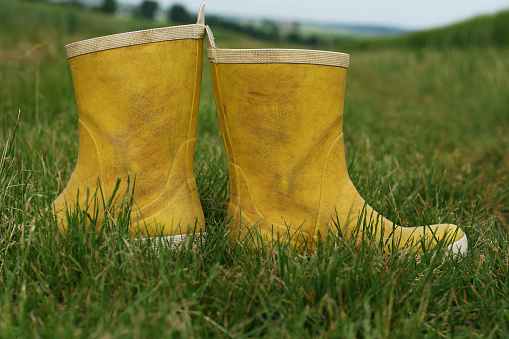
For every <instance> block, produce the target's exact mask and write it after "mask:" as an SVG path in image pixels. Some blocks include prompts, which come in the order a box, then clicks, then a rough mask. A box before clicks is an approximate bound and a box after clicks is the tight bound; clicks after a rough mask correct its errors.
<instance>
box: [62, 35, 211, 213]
mask: <svg viewBox="0 0 509 339" xmlns="http://www.w3.org/2000/svg"><path fill="white" fill-rule="evenodd" d="M203 36H204V27H203V26H202V25H186V26H176V27H167V28H160V29H153V30H145V31H139V32H129V33H122V34H116V35H112V36H106V37H101V38H96V39H90V40H85V41H81V42H77V43H74V44H70V45H67V46H66V51H67V54H68V57H69V64H70V68H71V74H72V79H73V84H74V90H75V95H76V103H77V107H78V113H79V121H80V123H79V125H80V155H82V154H83V153H84V152H86V153H87V156H86V157H87V158H89V160H88V161H90V160H92V159H94V160H95V161H96V162H97V163H96V164H95V166H96V172H98V174H100V177H99V178H100V180H101V182H102V183H103V185H104V189H105V190H106V192H107V193H109V192H111V190H112V187H113V186H112V185H114V183H115V181H116V179H117V178H126V176H127V175H131V176H133V177H134V176H135V177H136V186H137V187H138V188H139V190H141V191H139V192H138V196H139V199H141V200H142V201H139V202H140V203H142V204H143V203H144V202H145V201H151V200H152V199H154V198H155V197H157V196H158V195H159V194H160V193H161V190H162V189H163V187H164V184H165V182H166V180H167V178H168V176H169V173H170V171H171V167H172V162H173V160H174V158H175V156H176V154H177V152H178V151H179V149H180V148H182V147H187V146H185V145H184V144H185V142H186V141H187V140H194V138H195V131H196V123H197V115H198V105H199V96H200V86H201V70H202V60H203V48H202V45H203V43H202V39H203ZM87 139H91V140H92V144H93V145H94V146H95V147H92V148H95V150H90V149H89V148H90V146H89V145H90V144H91V141H90V140H87ZM85 144H86V145H85ZM87 146H88V147H87ZM188 153H189V154H188V157H190V159H188V161H190V162H191V166H189V167H190V168H189V171H190V173H189V175H188V176H189V177H191V178H192V177H193V173H192V161H193V160H192V158H193V154H194V149H191V150H190V151H189V152H188ZM80 155H79V156H80ZM95 155H97V156H95ZM83 156H84V155H83ZM78 163H79V161H78ZM78 165H80V164H78ZM95 179H97V178H95Z"/></svg>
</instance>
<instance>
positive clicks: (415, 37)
mask: <svg viewBox="0 0 509 339" xmlns="http://www.w3.org/2000/svg"><path fill="white" fill-rule="evenodd" d="M341 45H342V46H343V47H344V46H348V47H349V48H356V47H357V48H377V47H392V46H398V47H410V48H423V47H437V48H449V47H453V48H457V47H460V48H463V47H482V46H499V47H502V46H509V10H505V11H501V12H498V13H496V14H493V15H485V16H479V17H476V18H473V19H470V20H466V21H462V22H459V23H456V24H453V25H450V26H447V27H441V28H435V29H430V30H424V31H418V32H412V33H408V34H405V35H402V36H397V37H389V38H379V39H364V40H349V41H346V42H344V43H343V44H341Z"/></svg>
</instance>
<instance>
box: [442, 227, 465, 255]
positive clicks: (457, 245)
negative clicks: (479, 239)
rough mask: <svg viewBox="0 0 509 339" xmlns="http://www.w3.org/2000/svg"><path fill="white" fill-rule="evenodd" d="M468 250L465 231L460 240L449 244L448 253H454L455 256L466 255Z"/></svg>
mask: <svg viewBox="0 0 509 339" xmlns="http://www.w3.org/2000/svg"><path fill="white" fill-rule="evenodd" d="M467 251H468V240H467V235H466V234H465V233H463V236H462V237H461V239H460V240H458V241H455V242H453V243H452V244H450V245H448V246H447V253H448V254H450V255H452V257H453V258H456V257H458V255H459V256H464V255H465V254H466V253H467Z"/></svg>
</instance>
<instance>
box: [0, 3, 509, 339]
mask: <svg viewBox="0 0 509 339" xmlns="http://www.w3.org/2000/svg"><path fill="white" fill-rule="evenodd" d="M151 25H154V23H151V22H145V21H127V20H120V19H114V18H111V17H108V16H104V15H101V14H98V13H91V12H82V11H79V10H77V9H74V8H62V7H57V6H51V5H46V4H39V3H33V2H16V1H13V0H9V1H2V2H0V32H1V34H0V116H1V119H0V124H1V126H0V149H1V150H3V152H2V155H1V158H0V337H8V338H9V337H13V338H14V337H16V338H18V337H113V338H120V337H122V338H125V337H138V338H139V337H143V338H145V337H163V336H165V337H194V338H196V337H258V336H263V337H276V336H277V337H288V338H290V337H291V338H294V337H352V338H353V337H375V338H387V337H390V338H398V337H421V336H428V337H506V336H508V335H509V328H508V325H507V323H509V312H508V311H507V310H508V309H509V298H508V297H509V282H508V278H507V274H508V270H509V245H508V244H509V239H508V236H507V231H508V227H509V186H508V185H509V137H508V135H509V133H508V132H509V111H508V107H509V106H508V102H509V86H508V83H507V79H508V78H509V47H507V46H500V45H497V44H491V45H485V46H482V48H476V47H470V48H454V47H448V48H446V49H442V48H419V49H412V48H396V47H391V46H387V47H386V48H382V49H373V50H366V51H363V50H359V49H352V50H351V51H350V50H343V51H344V52H347V53H348V52H350V54H351V67H350V69H349V75H348V81H347V94H346V103H345V126H344V130H345V142H346V152H347V162H348V165H349V170H350V175H351V177H352V180H353V181H354V183H355V185H356V186H357V188H358V189H359V190H360V192H361V194H362V195H363V196H364V197H365V198H366V200H367V201H368V202H369V203H370V204H372V205H373V206H374V207H375V208H377V209H378V210H380V211H381V212H383V213H384V214H385V215H386V216H387V217H389V218H390V219H392V220H393V221H395V222H398V223H400V224H403V225H414V224H421V223H429V222H450V223H456V224H458V225H460V226H461V227H462V228H463V229H464V230H465V231H466V232H467V234H468V237H469V242H470V250H469V252H468V254H467V256H466V257H465V258H464V259H463V260H462V262H461V263H457V262H453V261H446V262H443V263H442V262H441V261H440V260H439V258H438V257H432V253H427V254H425V255H424V256H423V257H422V258H421V260H420V261H417V260H415V258H414V257H412V256H408V255H405V254H404V253H399V254H390V255H384V254H381V253H380V251H378V250H377V249H376V248H371V247H367V246H361V247H357V246H356V244H355V243H350V242H345V241H341V240H340V239H332V240H335V241H337V242H338V248H336V249H334V248H333V247H330V246H329V247H323V246H320V247H319V248H318V251H317V253H316V254H315V255H313V256H310V257H305V258H304V257H302V258H298V260H295V259H294V258H293V257H291V256H289V255H288V254H287V253H286V252H285V251H284V250H282V251H280V252H278V253H272V254H271V255H262V254H260V253H257V252H256V251H249V250H242V249H241V248H240V247H239V246H233V247H232V246H230V244H229V240H228V238H227V237H225V233H227V228H226V226H225V224H226V222H225V218H226V213H225V207H226V204H227V200H228V196H227V189H226V187H227V186H226V185H227V180H228V179H227V168H226V156H225V152H224V148H223V145H222V140H221V135H220V132H219V124H218V122H217V117H216V111H215V104H214V100H213V93H212V85H211V80H210V69H209V67H208V63H207V62H205V64H204V75H203V88H202V96H201V102H200V116H199V122H198V132H197V138H198V141H197V151H196V157H195V159H196V161H195V167H196V168H195V173H196V178H197V182H198V186H199V191H200V197H201V200H202V204H203V207H204V211H205V215H206V219H207V223H208V234H207V236H206V238H205V239H203V240H205V241H204V243H203V244H202V245H201V246H200V247H201V248H200V251H191V250H186V249H181V250H179V251H171V250H167V249H162V250H160V251H159V252H156V251H154V250H153V249H152V247H151V246H150V244H149V243H137V242H134V241H132V240H130V239H129V237H128V236H127V230H126V222H125V219H126V218H125V213H126V211H128V210H129V207H130V206H131V204H132V201H131V200H129V199H127V200H126V201H125V202H124V203H123V204H122V205H121V206H120V207H118V208H117V209H116V210H115V211H114V213H115V214H116V215H117V216H118V218H117V219H111V218H106V219H105V220H104V221H103V227H102V228H101V229H100V230H98V231H96V230H93V229H90V228H89V227H88V223H89V221H88V220H87V217H86V215H85V213H84V212H77V213H75V214H73V215H72V217H73V218H74V221H73V225H74V227H72V232H71V233H70V234H69V235H68V236H67V237H66V238H63V237H62V236H61V235H60V234H59V233H58V232H57V231H56V228H55V222H54V220H53V218H52V216H51V215H48V214H47V213H46V212H45V211H46V208H47V206H49V205H50V204H51V202H52V201H53V199H54V198H55V197H56V196H57V195H58V194H59V193H60V191H61V190H62V189H63V188H64V187H65V184H66V183H67V180H68V179H69V177H70V175H71V173H72V171H73V169H74V165H75V163H76V157H77V145H78V126H77V114H78V113H77V110H76V105H75V101H74V93H73V88H72V82H71V77H70V72H69V69H68V65H67V61H66V59H65V55H64V49H63V45H64V44H66V43H69V42H72V41H76V40H80V39H84V38H91V37H94V36H99V35H104V34H110V33H116V32H122V31H128V30H133V29H141V28H146V27H151ZM155 25H164V23H155ZM73 27H74V28H73ZM212 28H213V27H212ZM216 38H217V43H218V45H220V46H229V47H235V46H240V47H247V46H253V47H260V46H261V45H263V43H261V42H256V41H249V40H242V37H240V36H238V35H235V34H234V33H231V32H227V31H218V32H217V33H216ZM19 110H21V114H20V115H19V123H18V124H16V121H17V118H18V111H19ZM16 126H17V127H16ZM16 128H17V130H16V131H15V129H16ZM34 218H35V220H37V222H36V224H35V227H34V226H31V225H32V222H31V221H32V220H34ZM332 240H331V241H332Z"/></svg>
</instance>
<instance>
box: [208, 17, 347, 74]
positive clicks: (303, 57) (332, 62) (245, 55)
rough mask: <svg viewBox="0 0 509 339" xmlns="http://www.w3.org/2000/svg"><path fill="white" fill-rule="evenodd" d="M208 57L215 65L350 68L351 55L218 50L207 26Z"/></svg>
mask: <svg viewBox="0 0 509 339" xmlns="http://www.w3.org/2000/svg"><path fill="white" fill-rule="evenodd" d="M207 37H208V41H209V45H208V48H207V57H208V58H209V61H210V62H212V63H215V64H272V63H280V64H282V63H284V64H312V65H326V66H338V67H344V68H348V64H349V62H350V55H348V54H345V53H339V52H329V51H318V50H309V49H284V48H267V49H224V48H216V46H215V42H214V36H213V35H212V30H211V29H210V27H209V26H207Z"/></svg>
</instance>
